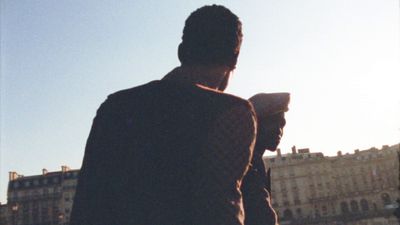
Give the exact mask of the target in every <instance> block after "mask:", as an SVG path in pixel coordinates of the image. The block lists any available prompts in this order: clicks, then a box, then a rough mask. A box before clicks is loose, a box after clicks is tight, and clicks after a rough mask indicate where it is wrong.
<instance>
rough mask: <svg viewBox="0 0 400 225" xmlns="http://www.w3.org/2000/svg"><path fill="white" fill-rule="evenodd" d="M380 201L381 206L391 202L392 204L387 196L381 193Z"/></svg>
mask: <svg viewBox="0 0 400 225" xmlns="http://www.w3.org/2000/svg"><path fill="white" fill-rule="evenodd" d="M381 199H382V202H383V205H390V204H391V202H392V201H391V200H390V196H389V194H387V193H383V194H382V195H381Z"/></svg>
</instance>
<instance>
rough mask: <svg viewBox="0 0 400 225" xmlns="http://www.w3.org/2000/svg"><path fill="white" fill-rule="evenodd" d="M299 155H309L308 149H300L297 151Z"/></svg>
mask: <svg viewBox="0 0 400 225" xmlns="http://www.w3.org/2000/svg"><path fill="white" fill-rule="evenodd" d="M299 153H302V154H305V153H310V149H309V148H301V149H299Z"/></svg>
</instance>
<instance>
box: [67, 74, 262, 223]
mask: <svg viewBox="0 0 400 225" xmlns="http://www.w3.org/2000/svg"><path fill="white" fill-rule="evenodd" d="M172 75H173V74H172ZM255 132H256V125H255V116H254V114H253V111H252V109H251V106H250V104H249V103H248V102H247V101H246V100H243V99H240V98H238V97H235V96H232V95H228V94H223V93H221V92H219V91H215V90H211V89H208V88H205V87H203V86H200V85H197V84H190V83H186V82H181V81H180V80H179V79H178V78H174V76H168V79H163V80H161V81H153V82H150V83H148V84H145V85H142V86H139V87H135V88H132V89H128V90H123V91H120V92H117V93H114V94H112V95H110V96H109V97H108V99H107V100H106V101H105V102H104V103H103V104H102V105H101V106H100V108H99V109H98V111H97V115H96V117H95V119H94V121H93V125H92V129H91V131H90V135H89V138H88V140H87V144H86V149H85V156H84V159H83V164H82V168H81V171H80V175H79V180H78V186H77V191H76V195H75V200H74V206H73V210H72V215H71V225H133V224H135V225H224V224H226V225H242V224H244V212H243V204H242V195H241V191H240V185H241V181H242V178H243V176H244V174H245V173H246V171H247V169H248V166H249V163H250V159H251V157H252V152H253V146H254V139H255Z"/></svg>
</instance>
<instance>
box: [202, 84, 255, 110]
mask: <svg viewBox="0 0 400 225" xmlns="http://www.w3.org/2000/svg"><path fill="white" fill-rule="evenodd" d="M198 87H199V89H200V90H201V92H203V93H204V94H205V95H206V96H207V98H209V99H210V101H223V102H227V103H228V104H230V105H231V106H233V107H235V106H238V107H240V106H242V107H245V108H248V109H249V110H251V109H252V106H251V104H250V102H249V101H247V100H246V99H243V98H241V97H239V96H236V95H233V94H228V93H224V92H221V91H218V90H215V89H211V88H207V87H204V86H201V85H199V86H198Z"/></svg>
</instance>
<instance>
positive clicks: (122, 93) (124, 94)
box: [107, 80, 159, 101]
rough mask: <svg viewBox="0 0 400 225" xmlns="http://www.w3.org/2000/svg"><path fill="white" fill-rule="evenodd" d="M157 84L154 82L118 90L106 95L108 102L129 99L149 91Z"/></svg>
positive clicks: (156, 81)
mask: <svg viewBox="0 0 400 225" xmlns="http://www.w3.org/2000/svg"><path fill="white" fill-rule="evenodd" d="M157 83H159V81H158V80H154V81H150V82H148V83H146V84H142V85H139V86H136V87H131V88H127V89H123V90H119V91H117V92H114V93H111V94H110V95H108V97H107V98H108V99H109V100H114V101H118V100H124V99H131V98H132V97H133V96H135V95H138V94H140V93H142V92H144V91H149V90H150V89H152V88H155V87H156V85H157Z"/></svg>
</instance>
